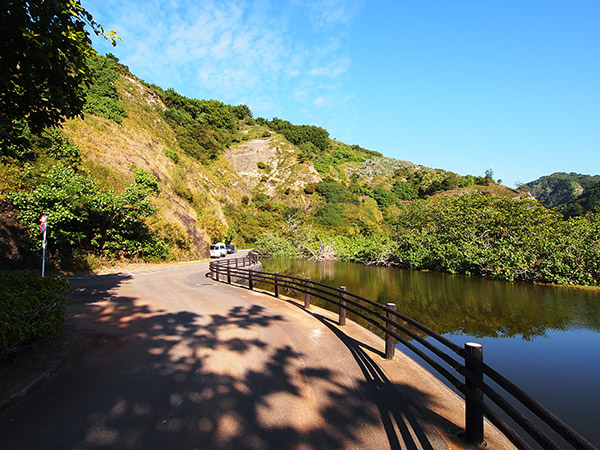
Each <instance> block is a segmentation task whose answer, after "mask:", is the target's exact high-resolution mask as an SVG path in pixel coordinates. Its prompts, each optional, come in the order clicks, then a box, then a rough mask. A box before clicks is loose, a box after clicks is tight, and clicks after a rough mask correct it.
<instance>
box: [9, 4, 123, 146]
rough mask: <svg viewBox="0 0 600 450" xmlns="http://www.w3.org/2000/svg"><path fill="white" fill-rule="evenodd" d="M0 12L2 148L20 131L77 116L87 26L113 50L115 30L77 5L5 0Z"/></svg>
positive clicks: (88, 49)
mask: <svg viewBox="0 0 600 450" xmlns="http://www.w3.org/2000/svg"><path fill="white" fill-rule="evenodd" d="M3 5H4V6H3V8H2V10H1V11H0V30H1V32H2V39H0V144H2V142H3V141H5V142H11V141H14V139H15V137H16V136H18V135H20V134H21V133H19V129H22V128H23V126H26V127H28V128H29V129H30V130H31V132H34V133H37V132H39V131H41V130H42V129H44V128H45V127H47V126H51V125H56V124H59V123H61V122H62V121H64V120H65V119H66V118H70V117H75V116H78V115H81V113H82V109H83V105H84V102H85V95H84V92H83V90H82V88H83V87H84V86H85V85H86V84H87V83H89V82H90V80H91V70H90V68H89V67H88V66H87V64H86V58H87V57H88V56H90V55H92V54H94V53H95V51H94V49H93V48H92V41H91V40H90V37H89V32H88V31H87V30H86V25H87V26H89V27H90V28H91V29H92V30H93V32H94V33H95V34H96V35H101V36H104V37H105V38H107V39H109V40H110V41H111V42H112V43H113V45H115V44H116V39H118V37H117V35H116V33H115V32H114V31H105V30H104V29H103V28H102V26H101V25H100V24H98V23H97V22H95V21H94V19H93V17H92V15H91V14H90V13H88V12H87V11H86V10H85V9H84V8H83V7H82V6H81V3H80V0H37V1H27V0H4V2H3Z"/></svg>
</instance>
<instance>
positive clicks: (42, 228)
mask: <svg viewBox="0 0 600 450" xmlns="http://www.w3.org/2000/svg"><path fill="white" fill-rule="evenodd" d="M40 231H41V232H42V233H43V232H45V231H46V223H42V224H41V225H40Z"/></svg>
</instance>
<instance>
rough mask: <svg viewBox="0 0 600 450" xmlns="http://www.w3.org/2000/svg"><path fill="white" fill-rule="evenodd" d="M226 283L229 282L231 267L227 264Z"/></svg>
mask: <svg viewBox="0 0 600 450" xmlns="http://www.w3.org/2000/svg"><path fill="white" fill-rule="evenodd" d="M227 284H231V267H229V264H227Z"/></svg>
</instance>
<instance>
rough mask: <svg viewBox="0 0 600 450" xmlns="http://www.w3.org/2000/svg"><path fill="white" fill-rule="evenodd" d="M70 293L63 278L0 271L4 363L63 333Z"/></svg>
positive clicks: (0, 343) (0, 347) (0, 350)
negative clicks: (16, 353)
mask: <svg viewBox="0 0 600 450" xmlns="http://www.w3.org/2000/svg"><path fill="white" fill-rule="evenodd" d="M68 290H69V282H68V281H67V279H66V278H63V277H50V278H41V277H39V276H37V275H33V274H30V273H21V272H0V298H2V302H0V324H2V326H1V327H0V360H1V359H3V358H5V357H6V356H7V355H9V354H11V353H14V352H16V351H18V350H21V349H23V348H26V347H28V346H32V345H35V344H36V343H37V342H38V341H40V340H41V339H45V338H51V337H54V336H57V335H58V334H59V333H60V330H61V328H62V325H63V323H64V322H65V320H66V316H65V309H66V307H67V299H66V295H65V294H66V293H67V292H68Z"/></svg>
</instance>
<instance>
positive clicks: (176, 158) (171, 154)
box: [163, 148, 179, 164]
mask: <svg viewBox="0 0 600 450" xmlns="http://www.w3.org/2000/svg"><path fill="white" fill-rule="evenodd" d="M163 153H164V154H165V156H166V157H167V158H169V159H170V160H171V161H173V162H174V163H175V164H179V155H178V154H177V153H175V152H173V151H171V150H169V149H168V148H165V149H163Z"/></svg>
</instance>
